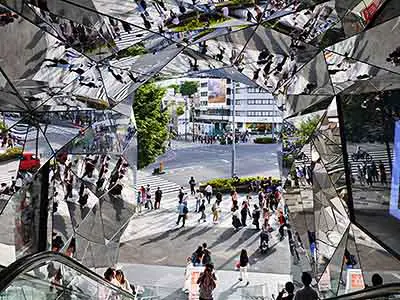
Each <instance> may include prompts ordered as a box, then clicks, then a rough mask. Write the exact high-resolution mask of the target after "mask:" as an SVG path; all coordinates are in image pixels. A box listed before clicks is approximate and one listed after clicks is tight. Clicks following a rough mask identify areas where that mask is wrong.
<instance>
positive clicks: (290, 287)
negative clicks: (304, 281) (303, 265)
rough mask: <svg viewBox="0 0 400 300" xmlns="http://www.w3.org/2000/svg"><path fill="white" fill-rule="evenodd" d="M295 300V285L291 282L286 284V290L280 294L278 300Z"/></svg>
mask: <svg viewBox="0 0 400 300" xmlns="http://www.w3.org/2000/svg"><path fill="white" fill-rule="evenodd" d="M293 298H294V284H293V282H291V281H288V282H286V283H285V288H284V289H282V291H280V292H279V294H278V297H277V298H276V300H292V299H293Z"/></svg>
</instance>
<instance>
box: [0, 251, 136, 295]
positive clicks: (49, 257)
mask: <svg viewBox="0 0 400 300" xmlns="http://www.w3.org/2000/svg"><path fill="white" fill-rule="evenodd" d="M47 262H58V263H60V264H62V265H65V266H67V267H69V268H71V269H72V270H74V271H77V272H78V273H80V274H82V275H84V276H86V277H87V278H89V279H91V280H93V281H95V282H97V283H98V284H100V285H102V286H105V287H107V288H109V289H111V290H113V291H115V292H117V293H118V294H120V295H122V296H124V297H126V298H128V299H132V300H134V299H136V298H135V296H134V295H132V294H130V293H128V292H127V291H124V290H122V289H121V288H119V287H117V286H115V285H113V284H112V283H110V282H108V281H107V280H105V279H104V278H103V277H101V276H99V275H98V274H96V273H95V272H93V271H92V270H90V269H88V268H87V267H85V266H84V265H82V264H81V263H79V262H77V261H76V260H74V259H72V258H70V257H68V256H65V255H64V254H61V253H57V252H52V251H47V252H40V253H36V254H31V255H27V256H24V257H21V258H20V259H18V260H17V261H15V262H13V263H12V264H11V265H9V266H8V267H6V268H5V269H3V270H1V271H0V292H3V291H5V290H6V289H7V288H8V287H9V286H10V285H11V284H12V282H13V281H14V280H16V279H17V278H18V277H19V276H21V275H23V274H24V273H26V272H29V271H31V270H33V269H34V268H36V267H39V266H42V265H43V264H44V263H47Z"/></svg>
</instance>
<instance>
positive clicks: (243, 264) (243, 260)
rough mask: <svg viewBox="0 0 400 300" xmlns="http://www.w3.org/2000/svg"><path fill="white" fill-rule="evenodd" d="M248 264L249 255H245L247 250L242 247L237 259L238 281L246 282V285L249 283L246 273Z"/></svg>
mask: <svg viewBox="0 0 400 300" xmlns="http://www.w3.org/2000/svg"><path fill="white" fill-rule="evenodd" d="M248 266H249V257H248V256H247V251H246V249H242V252H241V253H240V259H239V270H240V277H239V281H244V282H246V286H247V285H249V284H250V282H249V277H248V273H247V268H248Z"/></svg>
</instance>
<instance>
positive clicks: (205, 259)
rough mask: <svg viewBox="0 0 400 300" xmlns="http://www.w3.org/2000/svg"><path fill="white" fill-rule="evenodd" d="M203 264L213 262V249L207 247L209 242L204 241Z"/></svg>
mask: <svg viewBox="0 0 400 300" xmlns="http://www.w3.org/2000/svg"><path fill="white" fill-rule="evenodd" d="M202 246H203V259H202V263H203V265H208V264H211V251H210V250H209V249H208V247H207V243H203V245H202Z"/></svg>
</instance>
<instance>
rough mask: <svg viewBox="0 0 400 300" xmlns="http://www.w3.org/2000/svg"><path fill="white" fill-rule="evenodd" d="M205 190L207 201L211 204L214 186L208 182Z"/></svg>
mask: <svg viewBox="0 0 400 300" xmlns="http://www.w3.org/2000/svg"><path fill="white" fill-rule="evenodd" d="M204 190H205V192H206V199H207V202H208V204H210V203H211V197H212V192H213V188H212V186H211V185H210V184H208V185H207V186H206V188H205V189H204Z"/></svg>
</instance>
